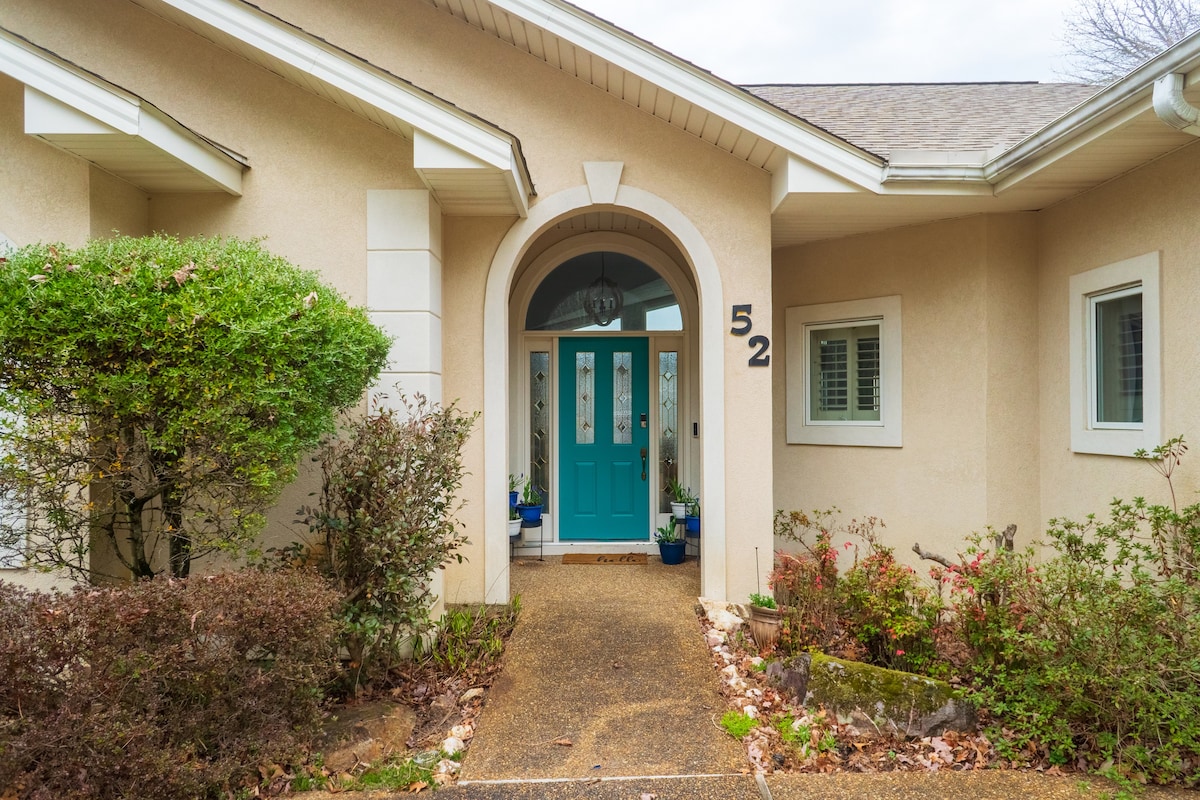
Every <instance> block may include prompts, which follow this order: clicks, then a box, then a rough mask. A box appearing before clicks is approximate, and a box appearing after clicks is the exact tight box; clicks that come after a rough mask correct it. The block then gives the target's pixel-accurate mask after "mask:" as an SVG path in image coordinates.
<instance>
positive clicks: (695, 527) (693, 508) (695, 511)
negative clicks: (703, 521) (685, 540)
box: [684, 497, 700, 536]
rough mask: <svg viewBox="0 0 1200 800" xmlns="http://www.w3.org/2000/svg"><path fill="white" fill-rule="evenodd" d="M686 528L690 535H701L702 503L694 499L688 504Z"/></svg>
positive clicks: (685, 518)
mask: <svg viewBox="0 0 1200 800" xmlns="http://www.w3.org/2000/svg"><path fill="white" fill-rule="evenodd" d="M684 528H685V530H686V531H687V532H688V533H694V534H696V535H697V536H698V535H700V501H699V500H697V499H696V498H694V497H693V498H692V499H691V500H690V501H689V502H688V506H687V516H685V517H684Z"/></svg>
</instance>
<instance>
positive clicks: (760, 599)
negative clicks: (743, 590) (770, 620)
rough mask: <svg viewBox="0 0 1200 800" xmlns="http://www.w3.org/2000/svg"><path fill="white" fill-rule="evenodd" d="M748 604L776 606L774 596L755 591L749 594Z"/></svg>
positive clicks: (767, 606) (763, 606)
mask: <svg viewBox="0 0 1200 800" xmlns="http://www.w3.org/2000/svg"><path fill="white" fill-rule="evenodd" d="M750 605H752V606H757V607H758V608H776V607H777V606H776V605H775V598H774V597H772V596H771V595H769V594H759V593H758V592H755V593H754V594H752V595H750Z"/></svg>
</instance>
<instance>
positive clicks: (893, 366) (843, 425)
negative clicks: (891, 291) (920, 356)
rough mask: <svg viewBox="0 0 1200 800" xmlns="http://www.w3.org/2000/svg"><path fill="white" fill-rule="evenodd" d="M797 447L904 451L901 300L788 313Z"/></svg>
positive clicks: (791, 423)
mask: <svg viewBox="0 0 1200 800" xmlns="http://www.w3.org/2000/svg"><path fill="white" fill-rule="evenodd" d="M786 329H787V339H786V342H787V352H786V354H785V358H786V363H787V381H786V385H787V437H788V438H787V440H788V443H790V444H825V445H851V446H865V447H900V446H901V444H902V437H901V432H900V425H901V420H902V416H901V405H900V403H901V397H900V393H901V386H902V380H901V360H900V298H899V297H898V296H894V295H893V296H890V297H876V298H871V299H867V300H849V301H846V302H841V303H823V304H819V305H811V306H796V307H793V308H789V309H787V312H786Z"/></svg>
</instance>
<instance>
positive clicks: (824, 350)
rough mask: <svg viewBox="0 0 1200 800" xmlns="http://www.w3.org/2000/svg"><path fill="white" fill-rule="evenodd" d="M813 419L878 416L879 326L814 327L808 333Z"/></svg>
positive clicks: (828, 419) (864, 418) (829, 419)
mask: <svg viewBox="0 0 1200 800" xmlns="http://www.w3.org/2000/svg"><path fill="white" fill-rule="evenodd" d="M809 336H810V337H811V341H810V344H809V352H810V354H811V357H812V379H811V381H810V384H809V385H810V386H811V387H812V393H813V396H812V399H811V405H810V413H811V417H812V419H814V420H825V421H833V420H871V421H878V419H879V390H880V385H879V373H880V349H879V325H878V324H873V325H857V326H853V327H844V328H817V329H815V330H811V331H810V333H809Z"/></svg>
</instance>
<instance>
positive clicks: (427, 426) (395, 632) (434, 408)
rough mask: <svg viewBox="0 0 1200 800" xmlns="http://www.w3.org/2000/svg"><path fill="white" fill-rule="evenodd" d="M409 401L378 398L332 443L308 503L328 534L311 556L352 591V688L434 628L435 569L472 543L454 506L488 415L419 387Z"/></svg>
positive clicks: (348, 639) (347, 609)
mask: <svg viewBox="0 0 1200 800" xmlns="http://www.w3.org/2000/svg"><path fill="white" fill-rule="evenodd" d="M403 405H404V407H403V408H401V409H399V410H397V409H393V408H389V407H382V406H380V405H379V403H378V402H376V404H375V407H374V408H373V409H372V411H371V413H370V414H368V415H367V416H365V417H359V418H357V419H354V420H352V421H351V422H350V423H349V424H348V426H347V429H346V431H345V435H344V436H343V437H342V438H341V439H338V440H334V441H331V442H329V443H328V444H326V446H325V447H324V448H323V449H322V451H321V453H320V455H319V456H318V459H319V461H320V462H321V469H322V483H321V493H320V499H319V501H318V503H317V505H316V507H313V508H302V509H301V510H300V513H301V514H304V515H305V519H306V521H307V523H308V525H309V530H310V531H311V532H312V533H314V534H315V535H316V536H317V537H318V542H317V543H316V544H317V546H316V547H314V548H310V552H309V554H308V557H309V558H311V559H313V560H314V561H315V562H316V563H318V564H319V565H320V567H321V569H322V570H323V571H324V572H326V573H327V574H328V575H329V576H330V578H331V579H332V580H333V582H334V584H335V586H336V587H337V588H338V590H339V591H340V592H341V594H342V604H341V619H342V622H343V626H344V627H343V631H342V637H341V641H342V645H343V646H344V647H345V648H346V649H347V651H348V653H349V656H350V663H351V667H352V669H353V670H354V672H353V673H352V675H351V676H350V677H351V688H352V689H357V687H358V686H359V684H360V682H361V681H362V680H363V678H364V675H366V674H367V673H368V672H369V670H370V668H371V667H372V666H376V667H386V666H387V665H388V664H390V663H391V662H392V661H393V660H394V659H395V658H397V656H398V655H399V654H400V652H401V650H402V648H403V646H404V645H405V643H407V642H411V641H413V640H414V639H416V638H419V637H421V636H422V635H424V634H425V633H427V632H428V631H429V630H430V629H431V628H432V627H433V623H432V621H431V620H430V618H429V612H430V608H431V607H432V605H433V602H434V600H435V599H436V598H435V597H434V595H433V593H432V590H431V588H430V585H429V576H430V574H431V573H432V572H433V571H434V570H436V569H440V568H441V567H443V566H444V565H445V564H447V563H448V562H449V561H450V560H452V559H457V560H458V561H459V562H461V561H462V558H463V557H462V555H461V554H460V553H456V552H455V551H456V550H457V549H458V548H459V547H460V546H462V545H463V544H466V542H467V539H466V536H465V535H464V534H463V533H462V531H461V529H460V525H459V523H458V522H457V521H456V520H455V519H454V514H455V512H456V511H457V510H458V508H459V507H460V502H459V501H458V499H457V498H456V493H457V491H458V490H459V488H460V487H461V486H462V477H463V466H462V449H463V446H464V444H465V443H466V441H467V437H468V436H469V435H470V432H471V427H472V426H473V425H474V424H475V419H476V417H477V416H478V414H463V413H461V412H460V411H459V410H458V409H457V408H456V407H455V406H454V405H453V404H451V405H449V406H447V407H445V408H442V407H439V406H438V405H437V404H434V403H431V402H429V401H428V400H427V399H426V398H424V397H421V396H419V395H418V396H417V398H416V399H415V401H413V402H409V401H407V400H405V401H403Z"/></svg>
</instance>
